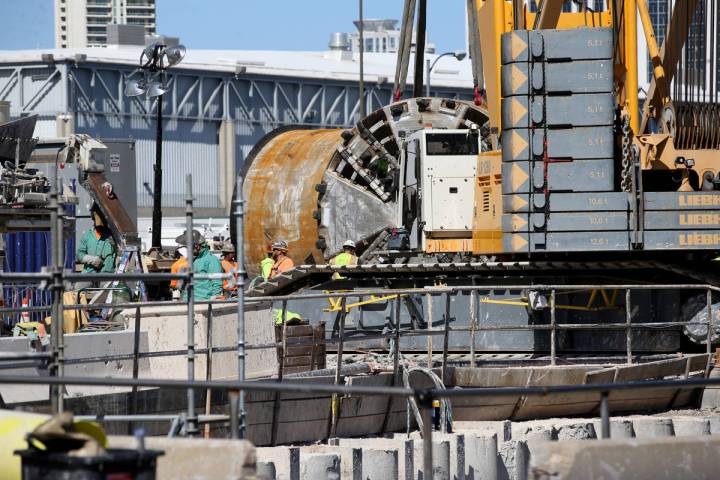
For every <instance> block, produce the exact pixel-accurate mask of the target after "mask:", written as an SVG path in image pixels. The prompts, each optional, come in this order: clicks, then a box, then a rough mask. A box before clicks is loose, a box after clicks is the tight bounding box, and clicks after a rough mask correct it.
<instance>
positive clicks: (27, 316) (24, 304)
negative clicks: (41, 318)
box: [20, 298, 30, 322]
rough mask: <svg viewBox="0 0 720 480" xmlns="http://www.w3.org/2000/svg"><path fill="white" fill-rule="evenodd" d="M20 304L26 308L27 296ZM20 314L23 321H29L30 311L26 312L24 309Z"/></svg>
mask: <svg viewBox="0 0 720 480" xmlns="http://www.w3.org/2000/svg"><path fill="white" fill-rule="evenodd" d="M22 306H23V308H27V306H28V301H27V298H23V300H22ZM20 316H21V317H22V321H23V322H29V321H30V312H28V311H27V310H24V311H23V312H22V313H21V314H20Z"/></svg>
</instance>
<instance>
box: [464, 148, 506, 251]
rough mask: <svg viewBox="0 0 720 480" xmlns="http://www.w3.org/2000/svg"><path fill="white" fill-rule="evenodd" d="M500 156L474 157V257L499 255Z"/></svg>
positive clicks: (496, 151)
mask: <svg viewBox="0 0 720 480" xmlns="http://www.w3.org/2000/svg"><path fill="white" fill-rule="evenodd" d="M501 164H502V152H501V151H499V150H495V151H492V152H483V153H481V154H480V155H478V168H477V183H476V184H475V209H474V216H473V233H472V252H473V254H475V255H480V254H493V253H502V251H503V248H502V224H501V220H502V213H503V212H502V195H501V192H502V175H501V174H500V170H501Z"/></svg>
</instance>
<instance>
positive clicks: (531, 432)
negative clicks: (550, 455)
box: [512, 423, 557, 441]
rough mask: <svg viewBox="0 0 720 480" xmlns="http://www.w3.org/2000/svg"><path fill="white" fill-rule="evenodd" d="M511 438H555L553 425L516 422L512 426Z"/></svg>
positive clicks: (534, 439)
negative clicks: (514, 425)
mask: <svg viewBox="0 0 720 480" xmlns="http://www.w3.org/2000/svg"><path fill="white" fill-rule="evenodd" d="M512 438H513V439H515V440H525V441H550V440H555V439H556V438H557V431H556V430H555V426H554V425H549V424H532V423H518V424H516V427H515V428H513V433H512Z"/></svg>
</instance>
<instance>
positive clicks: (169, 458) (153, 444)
mask: <svg viewBox="0 0 720 480" xmlns="http://www.w3.org/2000/svg"><path fill="white" fill-rule="evenodd" d="M108 444H109V446H110V447H111V448H136V446H137V440H136V439H135V438H134V437H128V436H110V437H108ZM145 448H147V449H152V450H163V451H164V452H165V454H164V455H163V456H161V457H159V458H158V463H157V477H156V478H157V480H175V479H178V478H192V479H194V480H215V479H219V478H229V479H230V478H232V479H241V478H254V477H255V462H256V458H255V447H254V446H253V445H252V444H251V443H250V442H247V441H244V440H214V439H211V440H206V439H202V438H163V437H146V438H145Z"/></svg>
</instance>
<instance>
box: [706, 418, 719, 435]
mask: <svg viewBox="0 0 720 480" xmlns="http://www.w3.org/2000/svg"><path fill="white" fill-rule="evenodd" d="M706 418H707V420H708V422H709V423H710V435H720V417H716V416H712V417H706Z"/></svg>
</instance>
